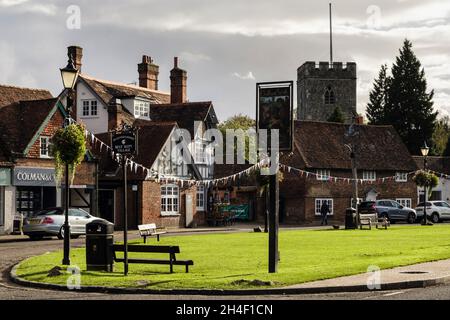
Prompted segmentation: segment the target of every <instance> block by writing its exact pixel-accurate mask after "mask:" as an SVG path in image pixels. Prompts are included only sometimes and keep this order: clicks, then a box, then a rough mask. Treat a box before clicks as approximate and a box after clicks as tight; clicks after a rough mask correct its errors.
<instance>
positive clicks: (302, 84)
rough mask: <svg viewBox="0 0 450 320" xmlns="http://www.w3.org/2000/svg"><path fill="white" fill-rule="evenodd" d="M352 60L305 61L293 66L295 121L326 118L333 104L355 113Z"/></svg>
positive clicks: (348, 115) (349, 117) (347, 113)
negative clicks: (295, 80) (295, 101)
mask: <svg viewBox="0 0 450 320" xmlns="http://www.w3.org/2000/svg"><path fill="white" fill-rule="evenodd" d="M356 79H357V77H356V63H354V62H347V63H346V64H343V63H342V62H334V63H333V64H330V63H329V62H319V64H316V63H315V62H311V61H307V62H305V63H304V64H302V65H301V66H300V67H299V68H298V69H297V120H312V121H327V119H328V118H329V117H330V115H331V114H332V113H333V111H334V110H335V108H336V107H339V108H340V109H341V111H342V113H343V114H344V117H345V120H346V123H351V122H352V117H353V116H354V115H355V114H356V88H357V83H356Z"/></svg>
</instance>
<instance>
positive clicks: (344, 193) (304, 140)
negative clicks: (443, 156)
mask: <svg viewBox="0 0 450 320" xmlns="http://www.w3.org/2000/svg"><path fill="white" fill-rule="evenodd" d="M350 127H351V126H349V125H345V124H339V123H328V122H315V121H295V128H294V150H293V152H292V153H291V154H288V155H286V154H285V155H283V156H282V157H281V159H280V162H281V163H282V164H285V165H289V166H291V167H295V168H299V169H302V170H304V171H307V172H310V173H313V174H309V175H308V176H306V174H303V175H300V174H299V173H297V172H294V171H291V172H284V180H283V181H282V182H281V183H280V220H281V221H283V222H286V223H296V224H314V223H318V222H319V221H320V206H321V204H322V203H323V202H324V201H328V203H329V205H330V208H331V211H332V213H331V217H330V220H331V221H335V222H338V223H342V222H343V221H344V217H345V209H346V208H348V207H350V206H351V203H352V196H353V187H352V182H351V181H345V180H339V181H337V182H335V181H334V180H332V179H330V177H340V178H352V171H351V169H352V167H351V159H350V153H349V150H348V149H347V148H346V147H345V146H344V145H345V144H349V143H353V144H354V150H355V154H356V167H357V172H358V179H361V180H362V181H359V183H358V197H359V198H360V199H359V200H360V201H361V200H366V199H383V198H388V199H394V200H397V201H399V202H400V203H402V204H403V205H405V206H408V207H414V206H415V205H416V204H417V188H416V185H415V183H414V182H413V181H412V180H411V178H412V175H408V173H411V172H414V171H415V170H417V165H416V163H415V162H414V160H413V158H412V157H411V155H410V154H409V152H408V150H407V148H406V146H405V145H404V144H403V142H402V140H401V138H400V136H399V135H398V134H397V132H396V131H395V130H394V128H393V127H392V126H369V125H353V126H352V129H353V132H356V134H355V135H354V136H353V137H350V136H349V135H348V133H349V128H350ZM394 177H395V178H394ZM383 178H384V179H383ZM258 214H260V215H261V212H258Z"/></svg>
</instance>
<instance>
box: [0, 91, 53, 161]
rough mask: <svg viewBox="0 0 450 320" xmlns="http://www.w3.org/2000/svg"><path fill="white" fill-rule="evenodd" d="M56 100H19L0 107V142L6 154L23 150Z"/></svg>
mask: <svg viewBox="0 0 450 320" xmlns="http://www.w3.org/2000/svg"><path fill="white" fill-rule="evenodd" d="M57 101H58V99H57V98H52V99H45V100H32V101H20V102H16V103H13V104H10V105H8V106H5V107H3V108H0V143H1V144H2V146H3V149H4V151H5V152H6V153H7V154H8V155H9V154H11V153H20V154H22V153H23V152H24V151H25V148H26V147H27V145H28V144H29V143H30V141H31V139H32V138H33V137H34V135H35V134H36V132H37V131H38V129H39V128H40V127H41V125H42V123H43V122H44V120H45V119H46V118H47V116H48V115H49V113H50V111H51V110H52V109H53V108H54V107H55V104H56V102H57Z"/></svg>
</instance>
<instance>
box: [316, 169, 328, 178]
mask: <svg viewBox="0 0 450 320" xmlns="http://www.w3.org/2000/svg"><path fill="white" fill-rule="evenodd" d="M330 176H331V172H330V170H329V169H317V170H316V179H317V180H319V181H327V180H328V179H330Z"/></svg>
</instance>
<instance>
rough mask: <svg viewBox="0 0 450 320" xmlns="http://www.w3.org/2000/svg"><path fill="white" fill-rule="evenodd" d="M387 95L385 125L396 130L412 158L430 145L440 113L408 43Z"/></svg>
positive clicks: (394, 69) (419, 64)
mask: <svg viewBox="0 0 450 320" xmlns="http://www.w3.org/2000/svg"><path fill="white" fill-rule="evenodd" d="M387 93H388V94H387V97H388V98H387V103H386V106H385V108H384V109H385V115H386V118H385V123H388V124H392V125H393V126H394V128H395V129H396V130H397V132H398V133H399V135H400V137H401V138H402V139H403V142H404V143H405V144H406V146H407V147H408V150H409V152H411V154H418V153H419V152H420V147H421V146H422V145H423V142H424V140H425V141H427V142H428V144H430V141H431V137H432V135H433V131H434V127H435V122H436V117H437V112H435V111H434V110H433V101H432V100H433V95H434V91H433V90H432V91H431V92H430V93H428V92H427V81H426V79H425V71H424V69H423V68H422V66H421V63H420V61H419V60H418V59H417V57H416V55H415V54H414V52H413V50H412V44H411V42H410V41H409V40H407V39H406V40H405V42H404V44H403V48H402V49H400V55H399V56H398V57H397V58H396V61H395V63H394V64H393V66H392V78H391V80H390V81H389V86H388V89H387Z"/></svg>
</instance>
